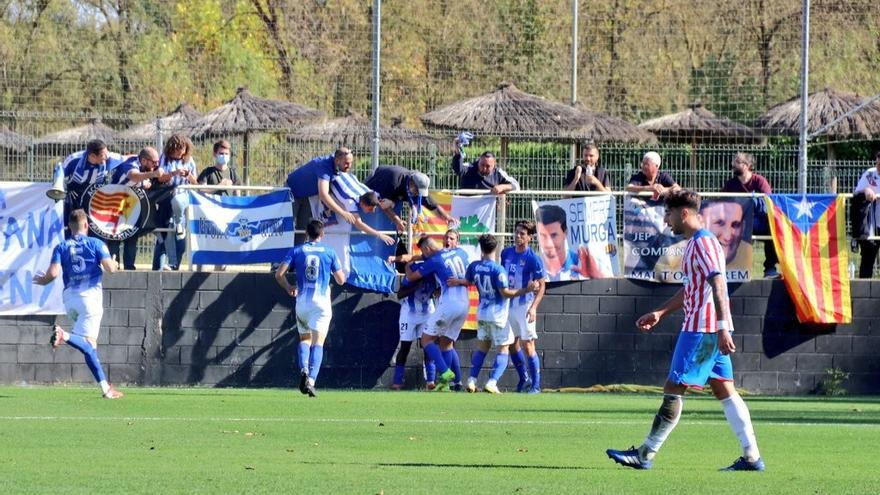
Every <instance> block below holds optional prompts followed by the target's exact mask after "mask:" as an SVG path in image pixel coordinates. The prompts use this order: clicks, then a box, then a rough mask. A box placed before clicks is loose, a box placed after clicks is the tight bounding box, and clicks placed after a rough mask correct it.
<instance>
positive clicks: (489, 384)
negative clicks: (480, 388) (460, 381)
mask: <svg viewBox="0 0 880 495" xmlns="http://www.w3.org/2000/svg"><path fill="white" fill-rule="evenodd" d="M497 385H498V382H497V381H495V380H493V379H491V378H490V379H489V380H487V381H486V388H489V387H495V386H497Z"/></svg>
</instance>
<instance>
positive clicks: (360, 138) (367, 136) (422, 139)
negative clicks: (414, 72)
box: [287, 111, 451, 152]
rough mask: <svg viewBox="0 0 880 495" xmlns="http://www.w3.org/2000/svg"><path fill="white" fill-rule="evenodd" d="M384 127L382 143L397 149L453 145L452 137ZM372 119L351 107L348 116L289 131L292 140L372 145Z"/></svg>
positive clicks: (396, 127)
mask: <svg viewBox="0 0 880 495" xmlns="http://www.w3.org/2000/svg"><path fill="white" fill-rule="evenodd" d="M396 124H397V125H395V124H392V126H391V127H380V128H379V137H380V139H381V147H382V148H383V149H385V150H388V151H393V152H416V151H420V150H424V149H425V148H427V147H429V146H431V145H434V146H436V147H437V148H438V149H443V148H450V147H451V143H450V141H449V140H448V139H439V138H436V137H434V136H431V135H430V134H426V133H424V132H419V131H416V130H414V129H406V128H404V127H400V126H399V122H397V123H396ZM372 132H373V125H372V122H371V121H370V120H369V119H367V118H366V117H363V116H362V115H360V114H358V113H357V112H353V111H348V113H347V114H346V116H345V117H339V118H336V119H332V120H328V121H326V122H320V123H314V124H309V125H306V126H303V127H301V128H299V129H297V130H295V131H293V132H291V133H289V134H287V139H288V141H312V142H319V143H330V144H333V145H336V146H342V145H345V146H348V147H350V148H352V149H369V148H370V145H371V144H372V139H373V137H372Z"/></svg>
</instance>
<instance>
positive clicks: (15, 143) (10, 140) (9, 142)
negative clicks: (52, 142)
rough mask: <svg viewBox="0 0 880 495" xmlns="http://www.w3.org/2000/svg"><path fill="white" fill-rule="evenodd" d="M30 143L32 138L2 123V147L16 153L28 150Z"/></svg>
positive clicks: (0, 140)
mask: <svg viewBox="0 0 880 495" xmlns="http://www.w3.org/2000/svg"><path fill="white" fill-rule="evenodd" d="M28 143H30V138H28V137H27V136H25V135H23V134H19V133H17V132H14V131H12V130H10V129H9V128H8V127H6V126H5V125H2V124H0V148H5V149H8V150H11V151H14V152H16V153H24V152H25V151H27V148H28Z"/></svg>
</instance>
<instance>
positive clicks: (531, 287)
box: [527, 280, 541, 292]
mask: <svg viewBox="0 0 880 495" xmlns="http://www.w3.org/2000/svg"><path fill="white" fill-rule="evenodd" d="M527 288H528V289H529V292H538V289H540V288H541V283H540V282H538V281H537V280H532V281H531V282H529V285H528V286H527Z"/></svg>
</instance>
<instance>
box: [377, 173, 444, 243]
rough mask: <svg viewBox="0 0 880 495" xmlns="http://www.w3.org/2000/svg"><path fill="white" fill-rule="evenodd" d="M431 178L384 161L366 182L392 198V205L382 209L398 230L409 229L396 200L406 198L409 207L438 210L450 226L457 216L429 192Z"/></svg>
mask: <svg viewBox="0 0 880 495" xmlns="http://www.w3.org/2000/svg"><path fill="white" fill-rule="evenodd" d="M430 183H431V181H430V179H428V176H427V175H425V174H423V173H421V172H417V171H415V170H409V169H406V168H403V167H401V166H398V165H382V166H380V167H378V168H377V169H376V170H375V172H373V175H371V176H370V177H369V178H368V179H367V180H366V182H365V183H364V184H365V185H366V186H367V187H369V188H370V189H372V190H373V191H376V194H378V195H379V197H380V198H383V199H387V200H390V201H392V202H393V203H391V205H390V206H391V207H390V208H388V209H385V210H383V212H384V213H385V214H386V215H387V216H388V218H390V219H391V221H392V222H394V224H395V225H396V226H397V230H398V231H399V232H403V231H404V230H406V222H404V221H403V220H401V218H400V217H399V216H397V214H396V213H395V212H394V203H399V202H402V201H406V202H408V203H409V205H410V208H411V209H413V210H415V211H416V213H418V211H417V210H419V209H421V207H422V206H424V207H425V208H427V209H429V210H431V211H434V212H437V214H438V215H440V216H441V217H442V218H443V219H444V220H446V223H447V224H448V225H449V226H450V227H451V226H453V225H454V224H455V219H454V218H452V216H451V215H450V214H449V213H448V212H447V211H446V210H445V209H443V208H442V207H441V206H439V205H438V204H437V203H435V202H434V200H433V199H431V197H430V196H428V187H429V185H430Z"/></svg>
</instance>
